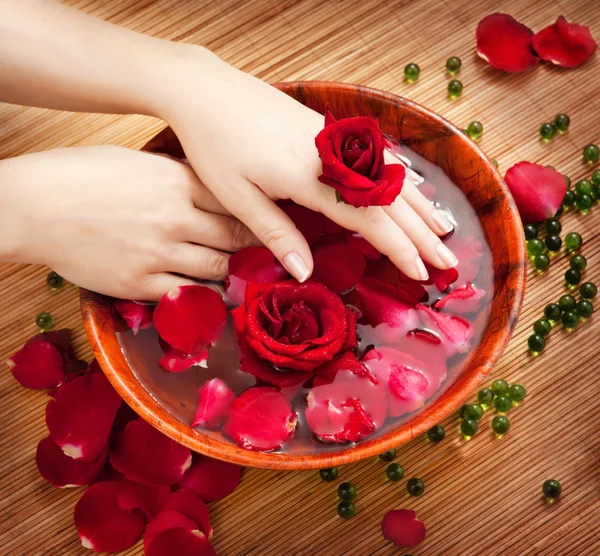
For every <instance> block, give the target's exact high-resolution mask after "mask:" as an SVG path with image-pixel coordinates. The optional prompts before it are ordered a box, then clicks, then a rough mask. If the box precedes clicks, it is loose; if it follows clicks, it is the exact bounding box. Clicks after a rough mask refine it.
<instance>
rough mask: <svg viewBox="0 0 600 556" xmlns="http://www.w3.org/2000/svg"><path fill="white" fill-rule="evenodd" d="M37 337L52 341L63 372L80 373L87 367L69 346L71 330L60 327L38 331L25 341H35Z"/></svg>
mask: <svg viewBox="0 0 600 556" xmlns="http://www.w3.org/2000/svg"><path fill="white" fill-rule="evenodd" d="M38 339H43V340H47V341H48V342H50V343H52V344H53V345H54V347H55V348H57V349H58V351H60V353H61V355H62V358H63V362H64V364H65V373H67V374H69V373H80V372H81V371H85V370H86V369H87V368H88V364H87V363H86V362H85V361H81V360H78V359H77V357H75V352H74V351H73V346H71V330H70V329H68V328H61V329H60V330H49V331H47V332H40V333H39V334H36V335H35V336H33V337H32V338H30V339H29V340H27V343H28V344H29V343H30V342H35V341H37V340H38Z"/></svg>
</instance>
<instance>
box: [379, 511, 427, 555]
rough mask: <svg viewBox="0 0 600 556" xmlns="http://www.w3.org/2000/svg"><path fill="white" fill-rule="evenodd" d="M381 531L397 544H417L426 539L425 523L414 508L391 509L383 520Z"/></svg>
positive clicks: (406, 545) (407, 545)
mask: <svg viewBox="0 0 600 556" xmlns="http://www.w3.org/2000/svg"><path fill="white" fill-rule="evenodd" d="M381 531H382V533H383V536H384V537H385V538H386V539H387V540H388V541H393V542H394V544H395V545H396V546H403V547H409V546H416V545H417V544H419V543H420V542H422V541H423V540H424V539H425V525H424V524H423V522H422V521H419V520H418V519H417V515H416V514H415V512H413V511H412V510H390V511H389V512H387V513H386V514H385V516H384V517H383V520H382V522H381Z"/></svg>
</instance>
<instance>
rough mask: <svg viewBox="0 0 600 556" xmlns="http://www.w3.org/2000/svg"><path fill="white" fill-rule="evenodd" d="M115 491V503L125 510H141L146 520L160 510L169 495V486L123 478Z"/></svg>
mask: <svg viewBox="0 0 600 556" xmlns="http://www.w3.org/2000/svg"><path fill="white" fill-rule="evenodd" d="M120 485H121V486H120V488H119V492H118V493H117V504H118V505H119V508H121V509H122V510H125V511H128V512H129V511H131V510H141V511H142V512H144V514H145V515H146V518H148V520H151V519H152V518H153V517H154V516H155V515H156V514H158V512H160V511H161V510H162V509H163V507H164V505H165V503H166V502H167V500H168V499H169V497H170V496H171V488H170V487H168V486H154V485H144V484H142V483H136V482H135V481H128V480H126V479H125V480H123V481H121V482H120Z"/></svg>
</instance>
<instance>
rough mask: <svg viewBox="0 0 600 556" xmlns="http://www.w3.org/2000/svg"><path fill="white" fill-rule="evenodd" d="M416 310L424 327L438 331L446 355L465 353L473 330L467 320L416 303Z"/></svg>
mask: <svg viewBox="0 0 600 556" xmlns="http://www.w3.org/2000/svg"><path fill="white" fill-rule="evenodd" d="M417 311H418V312H419V316H420V317H421V319H422V320H423V324H424V325H425V327H427V328H429V329H430V330H433V331H434V332H438V333H439V335H440V337H441V339H442V345H443V346H444V348H445V349H446V351H447V352H448V355H452V354H454V353H466V352H467V351H468V350H469V348H470V345H471V339H472V338H473V334H474V333H475V331H474V329H473V325H472V324H471V323H470V322H469V321H468V320H466V319H464V318H462V317H459V316H456V315H450V314H447V313H438V312H436V311H434V310H433V309H431V308H430V307H427V306H426V305H417Z"/></svg>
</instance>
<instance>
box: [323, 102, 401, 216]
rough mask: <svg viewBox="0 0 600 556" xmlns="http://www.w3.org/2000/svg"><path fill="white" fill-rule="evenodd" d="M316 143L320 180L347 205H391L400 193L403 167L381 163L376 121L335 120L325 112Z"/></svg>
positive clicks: (368, 119)
mask: <svg viewBox="0 0 600 556" xmlns="http://www.w3.org/2000/svg"><path fill="white" fill-rule="evenodd" d="M315 144H316V145H317V150H318V151H319V157H320V158H321V163H322V166H323V174H322V175H321V176H319V181H321V182H322V183H324V184H326V185H329V186H331V187H333V188H334V189H335V190H336V191H337V192H338V193H339V194H340V196H341V198H342V200H344V201H345V202H346V203H348V204H349V205H353V206H355V207H368V206H373V205H376V206H383V205H391V204H392V203H393V202H394V200H395V199H396V197H397V196H398V195H399V194H400V191H401V190H402V185H403V184H404V176H405V168H404V166H403V165H402V164H384V162H383V149H384V139H383V134H382V132H381V129H380V128H379V123H378V122H377V120H374V119H372V118H367V117H357V118H343V119H341V120H340V121H336V120H335V118H334V117H333V116H332V115H331V114H329V113H328V114H327V115H326V116H325V128H324V129H323V130H322V131H321V132H320V133H319V134H318V135H317V137H316V138H315Z"/></svg>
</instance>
